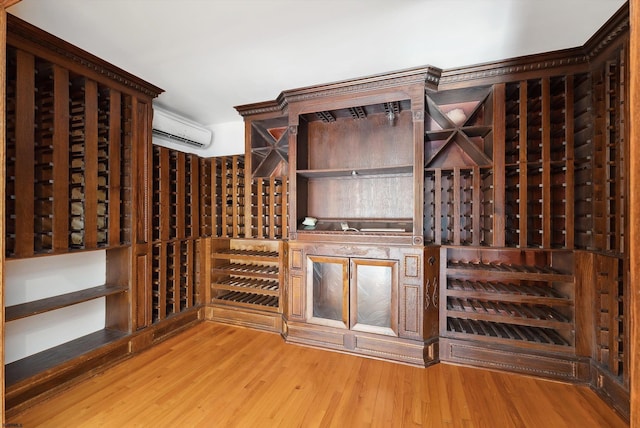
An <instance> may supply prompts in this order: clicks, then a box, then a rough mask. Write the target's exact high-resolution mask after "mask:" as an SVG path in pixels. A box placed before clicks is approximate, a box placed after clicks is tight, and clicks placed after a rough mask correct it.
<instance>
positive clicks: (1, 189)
mask: <svg viewBox="0 0 640 428" xmlns="http://www.w3.org/2000/svg"><path fill="white" fill-rule="evenodd" d="M7 3H12V4H13V3H17V0H16V1H9V0H4V1H3V3H2V5H0V64H1V65H0V82H6V80H7V43H6V41H7V11H6V10H5V8H6V7H7ZM6 90H7V88H6V85H4V84H2V85H0V123H3V124H4V123H5V122H6V111H5V110H6V108H5V107H6V98H7V96H6ZM5 147H6V132H0V201H4V200H5V184H6V180H5V177H6V171H5V170H6V151H5V150H6V149H5ZM4 218H5V210H0V306H1V308H0V347H1V349H2V352H1V353H0V365H1V366H2V367H4V330H5V322H4V284H5V281H4V276H5V269H4V262H5V256H4V254H5V242H4V237H5V221H4ZM0 398H1V399H2V403H0V420H2V426H4V425H5V421H6V417H5V403H4V399H5V372H4V370H2V371H0Z"/></svg>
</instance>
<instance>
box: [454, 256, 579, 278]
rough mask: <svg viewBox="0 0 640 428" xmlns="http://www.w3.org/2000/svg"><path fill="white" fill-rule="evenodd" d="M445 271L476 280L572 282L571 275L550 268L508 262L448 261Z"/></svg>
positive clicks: (458, 276)
mask: <svg viewBox="0 0 640 428" xmlns="http://www.w3.org/2000/svg"><path fill="white" fill-rule="evenodd" d="M447 273H448V274H449V275H452V276H455V277H457V278H469V279H478V280H496V281H499V280H508V279H519V280H529V281H556V282H573V275H568V274H565V273H562V272H560V271H558V270H554V269H552V268H546V267H541V266H525V265H516V264H510V263H499V262H497V263H493V262H492V263H486V262H478V263H474V262H460V261H451V260H450V261H449V262H448V263H447Z"/></svg>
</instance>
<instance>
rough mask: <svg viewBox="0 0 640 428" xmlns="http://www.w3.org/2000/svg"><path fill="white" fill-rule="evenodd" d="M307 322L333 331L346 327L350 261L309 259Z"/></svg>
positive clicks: (329, 258)
mask: <svg viewBox="0 0 640 428" xmlns="http://www.w3.org/2000/svg"><path fill="white" fill-rule="evenodd" d="M307 321H308V322H311V323H316V324H323V325H329V326H333V327H341V328H347V327H348V321H349V259H346V258H339V257H316V256H309V258H308V263H307Z"/></svg>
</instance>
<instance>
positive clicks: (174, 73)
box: [9, 0, 624, 126]
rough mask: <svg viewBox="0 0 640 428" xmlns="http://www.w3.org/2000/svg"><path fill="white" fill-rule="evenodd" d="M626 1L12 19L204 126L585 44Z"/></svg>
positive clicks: (133, 8)
mask: <svg viewBox="0 0 640 428" xmlns="http://www.w3.org/2000/svg"><path fill="white" fill-rule="evenodd" d="M623 3H624V1H623V0H395V1H391V0H22V1H21V2H20V3H18V4H17V5H15V6H12V7H11V8H9V12H10V13H12V14H14V15H16V16H18V17H20V18H22V19H24V20H26V21H28V22H30V23H32V24H34V25H36V26H38V27H40V28H42V29H44V30H46V31H49V32H50V33H52V34H54V35H56V36H58V37H60V38H62V39H64V40H67V41H69V42H71V43H73V44H74V45H76V46H79V47H81V48H83V49H85V50H87V51H89V52H91V53H93V54H95V55H97V56H99V57H101V58H103V59H105V60H107V61H109V62H112V63H113V64H115V65H117V66H119V67H121V68H123V69H125V70H127V71H129V72H131V73H133V74H135V75H137V76H139V77H141V78H143V79H145V80H147V81H149V82H151V83H153V84H155V85H157V86H159V87H161V88H163V89H164V90H165V91H166V92H165V93H164V94H162V95H161V96H160V98H159V99H158V103H159V104H161V105H163V106H164V107H167V108H168V109H170V110H173V111H175V112H178V113H180V114H183V115H185V116H187V117H189V118H191V119H193V120H196V121H198V122H200V123H202V124H204V125H209V126H215V125H216V124H221V123H226V122H234V121H240V120H241V118H240V116H239V115H238V114H237V113H236V111H235V110H234V109H233V106H235V105H240V104H247V103H253V102H259V101H267V100H272V99H275V98H276V97H277V96H278V94H279V93H280V92H281V91H283V90H287V89H294V88H298V87H302V86H309V85H315V84H320V83H328V82H332V81H336V80H342V79H348V78H354V77H361V76H366V75H370V74H377V73H382V72H386V71H393V70H399V69H403V68H408V67H414V66H420V65H425V64H430V65H434V66H436V67H439V68H444V69H446V68H453V67H458V66H465V65H472V64H477V63H480V62H487V61H492V60H500V59H506V58H511V57H515V56H520V55H527V54H532V53H539V52H546V51H551V50H556V49H563V48H569V47H575V46H581V45H582V44H584V42H586V41H587V40H588V39H589V37H591V35H593V33H594V32H595V31H596V30H597V29H598V28H599V27H600V26H601V25H602V24H604V23H605V22H606V21H607V19H608V18H609V17H610V16H611V15H613V14H614V13H615V12H616V10H618V9H619V8H620V7H621V6H622V4H623Z"/></svg>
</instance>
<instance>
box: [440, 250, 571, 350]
mask: <svg viewBox="0 0 640 428" xmlns="http://www.w3.org/2000/svg"><path fill="white" fill-rule="evenodd" d="M442 251H443V252H444V254H446V267H443V271H444V273H443V275H444V276H443V278H444V281H443V283H444V284H446V287H443V288H442V296H441V298H442V301H443V302H446V309H444V310H442V311H441V315H440V316H441V321H440V322H441V332H440V334H441V336H443V337H448V338H453V339H462V340H472V341H482V342H486V341H493V342H495V343H497V344H503V345H509V346H523V347H526V348H529V349H538V350H539V349H545V347H547V346H550V347H551V348H552V349H554V352H568V353H572V352H574V348H575V290H574V282H575V278H574V275H573V266H574V262H573V253H572V252H569V251H566V252H553V251H551V252H544V251H538V252H531V251H529V252H521V251H519V250H507V249H502V250H501V249H483V248H468V249H464V248H460V247H446V248H443V250H442Z"/></svg>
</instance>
